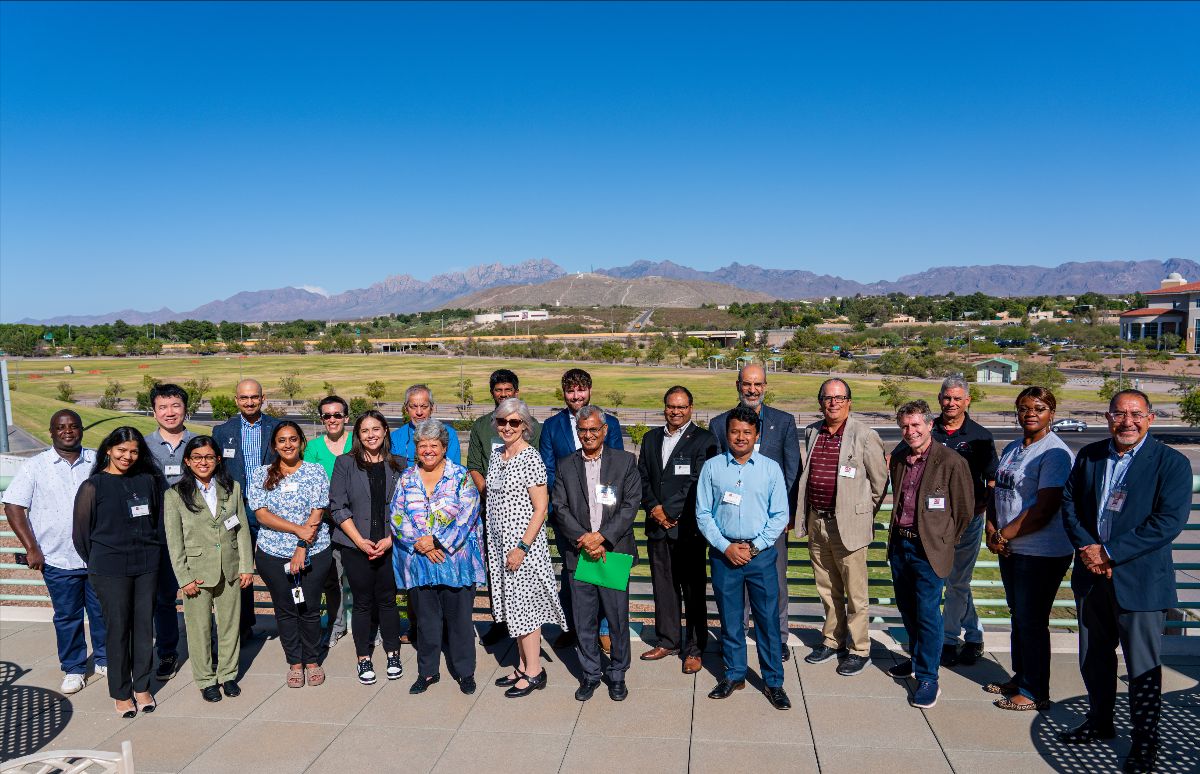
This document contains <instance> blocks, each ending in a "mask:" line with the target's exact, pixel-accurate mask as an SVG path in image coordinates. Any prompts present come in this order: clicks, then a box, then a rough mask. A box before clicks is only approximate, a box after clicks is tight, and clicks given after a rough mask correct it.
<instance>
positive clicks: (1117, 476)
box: [1096, 434, 1149, 551]
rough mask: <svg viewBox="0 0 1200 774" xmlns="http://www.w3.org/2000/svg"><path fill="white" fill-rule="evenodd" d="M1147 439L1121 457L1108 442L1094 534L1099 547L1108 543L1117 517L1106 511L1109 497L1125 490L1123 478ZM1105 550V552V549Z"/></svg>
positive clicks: (1114, 513)
mask: <svg viewBox="0 0 1200 774" xmlns="http://www.w3.org/2000/svg"><path fill="white" fill-rule="evenodd" d="M1148 437H1149V434H1147V435H1144V436H1142V440H1140V441H1138V445H1137V446H1135V447H1133V448H1132V449H1130V450H1129V451H1127V452H1125V454H1124V455H1122V456H1118V455H1117V447H1116V446H1115V445H1113V442H1112V441H1109V442H1108V460H1107V462H1105V465H1104V483H1103V484H1102V485H1101V487H1100V507H1099V508H1098V509H1097V510H1098V511H1099V514H1098V516H1097V517H1096V533H1097V534H1098V535H1099V536H1100V545H1104V544H1105V543H1107V542H1108V538H1109V535H1110V533H1111V532H1112V520H1113V518H1114V517H1115V516H1117V515H1119V514H1118V513H1116V512H1114V511H1110V510H1109V509H1108V500H1109V497H1110V496H1111V495H1112V493H1113V491H1114V490H1116V491H1119V490H1124V489H1125V488H1126V487H1125V476H1127V475H1128V474H1129V466H1130V465H1132V464H1133V458H1134V456H1136V455H1137V453H1138V452H1139V451H1141V450H1142V446H1144V445H1145V443H1146V439H1147V438H1148ZM1122 507H1124V506H1122ZM1105 550H1106V551H1107V549H1105Z"/></svg>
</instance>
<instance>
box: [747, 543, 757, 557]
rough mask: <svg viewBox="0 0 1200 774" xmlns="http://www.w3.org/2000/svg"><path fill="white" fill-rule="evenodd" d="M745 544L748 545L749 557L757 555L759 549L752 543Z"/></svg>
mask: <svg viewBox="0 0 1200 774" xmlns="http://www.w3.org/2000/svg"><path fill="white" fill-rule="evenodd" d="M746 545H748V546H750V558H751V559H753V558H754V557H756V556H758V554H759V550H758V548H757V547H756V546H755V545H754V544H753V543H747V544H746Z"/></svg>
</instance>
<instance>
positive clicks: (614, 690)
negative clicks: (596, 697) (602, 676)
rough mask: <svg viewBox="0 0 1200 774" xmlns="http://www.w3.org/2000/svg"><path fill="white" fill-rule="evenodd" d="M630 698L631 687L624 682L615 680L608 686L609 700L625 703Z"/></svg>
mask: <svg viewBox="0 0 1200 774" xmlns="http://www.w3.org/2000/svg"><path fill="white" fill-rule="evenodd" d="M628 697H629V687H628V686H627V685H625V681H624V680H613V681H612V682H611V683H609V684H608V698H610V699H612V700H613V701H625V699H627V698H628Z"/></svg>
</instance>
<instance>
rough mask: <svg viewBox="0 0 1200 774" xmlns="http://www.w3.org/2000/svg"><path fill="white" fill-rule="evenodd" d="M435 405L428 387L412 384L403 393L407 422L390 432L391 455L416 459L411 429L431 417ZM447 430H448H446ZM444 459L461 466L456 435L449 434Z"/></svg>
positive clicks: (460, 449) (460, 452)
mask: <svg viewBox="0 0 1200 774" xmlns="http://www.w3.org/2000/svg"><path fill="white" fill-rule="evenodd" d="M436 408H437V403H435V402H434V400H433V391H432V390H430V389H429V387H428V385H424V384H414V385H412V386H411V387H409V388H408V389H407V390H405V391H404V414H405V416H407V417H408V421H407V422H405V423H404V424H402V425H400V426H399V427H397V428H396V429H395V430H393V431H392V454H398V455H400V456H401V457H405V458H406V459H410V460H415V459H416V458H417V456H416V455H417V446H416V443H415V442H414V441H413V428H414V427H416V426H417V424H418V423H420V422H424V421H425V420H426V419H431V418H432V417H433V411H434V409H436ZM448 430H449V428H448ZM446 459H448V460H454V462H455V463H456V464H459V465H461V464H462V448H461V447H460V446H459V443H458V433H455V432H450V445H449V446H447V447H446Z"/></svg>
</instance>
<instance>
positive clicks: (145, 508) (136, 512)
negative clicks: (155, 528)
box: [129, 503, 150, 518]
mask: <svg viewBox="0 0 1200 774" xmlns="http://www.w3.org/2000/svg"><path fill="white" fill-rule="evenodd" d="M129 515H130V516H133V517H135V518H136V517H138V516H149V515H150V506H149V505H146V504H145V503H141V504H139V505H130V506H129Z"/></svg>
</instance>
